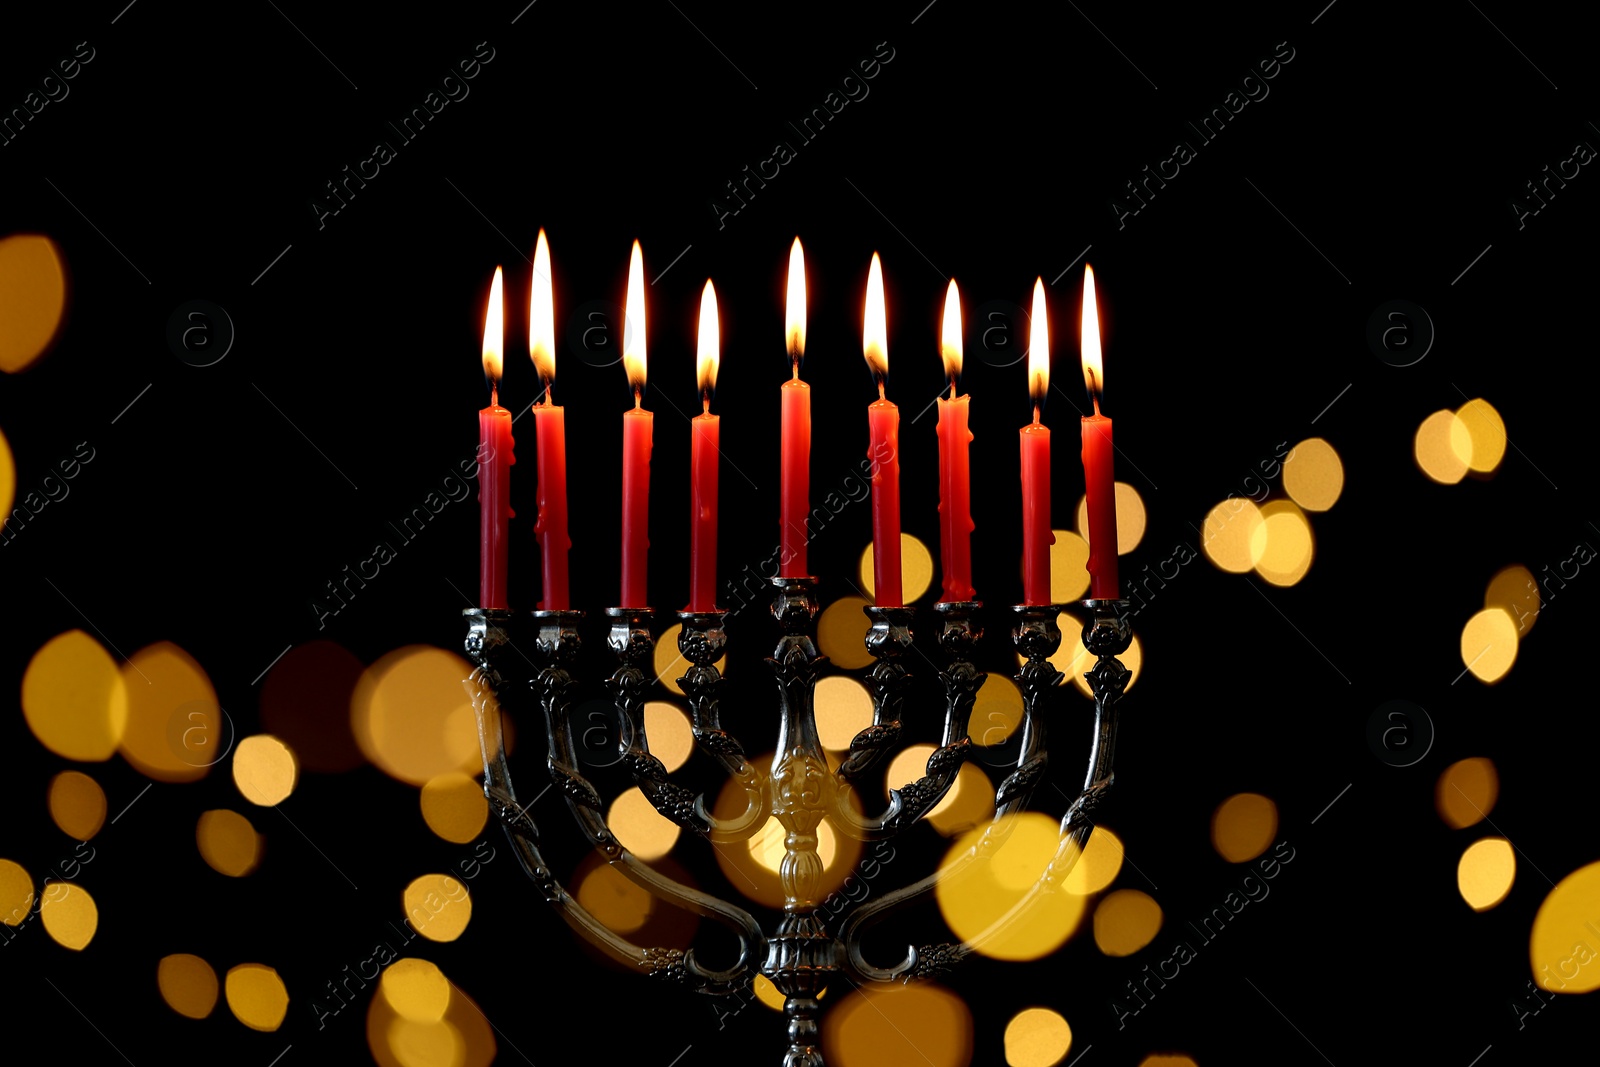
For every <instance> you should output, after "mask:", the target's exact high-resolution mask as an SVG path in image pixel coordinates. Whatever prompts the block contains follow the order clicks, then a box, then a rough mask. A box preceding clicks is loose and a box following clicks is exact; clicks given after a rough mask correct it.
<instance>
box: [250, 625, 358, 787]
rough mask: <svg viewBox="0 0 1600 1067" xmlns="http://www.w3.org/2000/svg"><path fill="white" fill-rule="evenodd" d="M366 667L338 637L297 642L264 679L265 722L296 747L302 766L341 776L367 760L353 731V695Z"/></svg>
mask: <svg viewBox="0 0 1600 1067" xmlns="http://www.w3.org/2000/svg"><path fill="white" fill-rule="evenodd" d="M363 669H364V668H363V667H362V665H361V661H360V660H359V659H357V658H356V657H355V655H354V654H353V653H351V652H349V651H348V650H346V649H345V648H343V647H342V646H340V645H338V644H336V643H335V642H333V641H311V642H308V643H306V644H303V645H296V646H295V647H294V648H292V649H290V650H289V651H288V652H286V653H284V655H283V657H282V658H281V659H279V660H278V662H277V663H274V664H273V665H272V668H271V670H269V671H268V672H267V677H266V679H265V680H264V681H263V682H262V683H261V725H262V728H263V729H265V730H266V731H267V732H268V733H270V734H272V735H273V736H274V737H281V738H282V739H283V741H284V743H285V744H287V745H288V746H289V747H290V748H292V749H293V750H294V753H295V755H296V756H297V757H299V760H300V766H301V767H303V768H304V769H305V770H308V771H316V772H317V773H319V774H336V773H338V772H340V771H349V770H354V769H355V768H357V767H359V766H361V764H362V763H363V762H364V758H363V757H362V755H361V749H360V747H359V746H357V744H356V739H355V736H354V735H353V734H352V733H351V732H350V699H351V697H352V696H353V695H354V694H355V691H356V685H357V684H358V683H359V682H360V680H361V672H362V670H363Z"/></svg>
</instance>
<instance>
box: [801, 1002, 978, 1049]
mask: <svg viewBox="0 0 1600 1067" xmlns="http://www.w3.org/2000/svg"><path fill="white" fill-rule="evenodd" d="M822 1055H823V1058H824V1060H826V1062H827V1063H828V1064H829V1067H883V1065H884V1064H916V1067H967V1065H968V1064H969V1063H971V1062H972V1011H971V1009H969V1008H968V1007H967V1005H966V1003H965V1002H964V1001H962V1000H961V998H960V997H957V996H956V995H954V994H953V993H951V992H950V991H949V990H947V989H945V988H944V987H942V986H939V985H935V984H933V983H932V982H919V983H917V984H915V985H903V984H901V983H899V982H883V983H876V982H875V983H873V984H871V985H868V986H862V987H861V988H859V989H855V990H852V991H851V992H850V993H848V994H846V995H845V996H844V997H842V998H841V999H840V1001H839V1003H838V1004H837V1005H836V1006H835V1007H834V1008H833V1010H832V1011H831V1012H829V1014H828V1020H827V1024H826V1025H824V1026H823V1027H822Z"/></svg>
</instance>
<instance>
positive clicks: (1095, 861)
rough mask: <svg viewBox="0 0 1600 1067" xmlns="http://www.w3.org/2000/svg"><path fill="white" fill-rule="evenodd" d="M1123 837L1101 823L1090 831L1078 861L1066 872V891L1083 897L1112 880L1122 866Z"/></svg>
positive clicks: (1095, 891) (1097, 890)
mask: <svg viewBox="0 0 1600 1067" xmlns="http://www.w3.org/2000/svg"><path fill="white" fill-rule="evenodd" d="M1122 856H1123V848H1122V841H1121V840H1120V839H1118V837H1117V835H1116V834H1114V833H1112V832H1111V831H1110V830H1107V829H1106V828H1105V827H1104V826H1096V827H1095V828H1094V829H1093V830H1091V831H1090V832H1089V840H1088V842H1087V843H1086V844H1085V845H1084V847H1083V854H1082V855H1080V856H1079V857H1078V862H1077V863H1075V864H1073V865H1072V870H1070V871H1068V872H1067V880H1066V883H1065V884H1066V887H1067V892H1069V893H1076V894H1078V895H1079V896H1080V897H1086V896H1088V895H1089V894H1090V893H1098V892H1100V890H1102V889H1104V888H1105V887H1106V886H1108V885H1110V884H1111V883H1112V882H1114V881H1116V878H1117V874H1118V873H1119V872H1120V871H1121V870H1122Z"/></svg>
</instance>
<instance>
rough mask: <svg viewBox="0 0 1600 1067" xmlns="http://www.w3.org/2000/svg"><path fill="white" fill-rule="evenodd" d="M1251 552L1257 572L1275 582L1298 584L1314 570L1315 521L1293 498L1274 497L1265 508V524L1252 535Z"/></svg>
mask: <svg viewBox="0 0 1600 1067" xmlns="http://www.w3.org/2000/svg"><path fill="white" fill-rule="evenodd" d="M1250 553H1251V555H1253V556H1254V557H1255V561H1256V573H1257V574H1259V575H1261V577H1262V578H1264V579H1266V580H1267V581H1269V582H1271V583H1272V584H1273V585H1294V584H1295V583H1296V582H1298V581H1299V580H1300V579H1301V578H1304V577H1305V576H1306V571H1308V570H1310V569H1311V557H1312V555H1313V546H1312V537H1311V524H1310V523H1309V522H1307V521H1306V516H1305V512H1303V511H1301V510H1300V508H1299V506H1298V505H1297V504H1295V503H1294V502H1293V501H1289V500H1273V501H1270V502H1268V503H1266V504H1263V505H1262V507H1261V525H1260V526H1258V527H1256V531H1255V533H1253V534H1251V545H1250Z"/></svg>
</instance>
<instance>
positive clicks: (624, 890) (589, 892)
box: [573, 857, 656, 935]
mask: <svg viewBox="0 0 1600 1067" xmlns="http://www.w3.org/2000/svg"><path fill="white" fill-rule="evenodd" d="M582 867H587V868H588V869H587V870H584V869H582ZM573 880H574V881H575V882H576V883H577V890H576V892H574V893H573V896H575V897H577V898H578V903H579V904H580V905H582V906H583V908H584V910H586V911H587V912H588V913H589V914H590V915H593V916H594V917H595V918H596V919H598V920H599V921H600V923H601V925H603V926H604V927H605V928H606V929H608V930H610V931H611V932H612V933H616V934H624V935H626V934H631V933H633V932H634V931H635V930H638V929H640V928H641V927H643V926H644V924H645V923H646V922H648V921H649V920H650V916H651V914H653V913H654V912H655V906H656V900H655V897H653V896H651V895H650V891H649V890H648V889H644V888H642V887H641V886H638V885H635V884H634V883H633V882H632V881H630V880H629V879H628V876H627V875H625V874H623V873H622V872H621V871H619V870H617V869H616V868H615V867H613V866H612V865H611V864H609V863H602V862H599V857H594V862H589V861H588V860H587V859H586V860H585V862H584V863H583V865H582V866H581V867H580V869H579V871H578V872H577V873H576V875H575V876H574V879H573Z"/></svg>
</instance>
